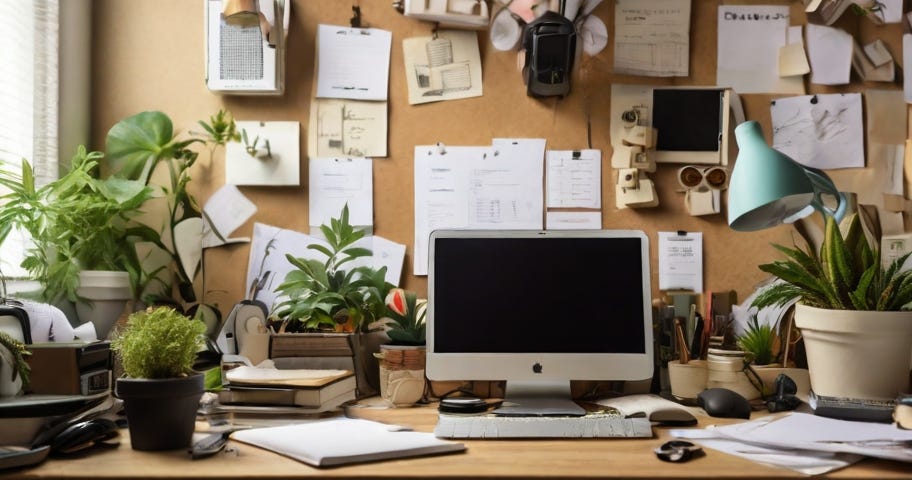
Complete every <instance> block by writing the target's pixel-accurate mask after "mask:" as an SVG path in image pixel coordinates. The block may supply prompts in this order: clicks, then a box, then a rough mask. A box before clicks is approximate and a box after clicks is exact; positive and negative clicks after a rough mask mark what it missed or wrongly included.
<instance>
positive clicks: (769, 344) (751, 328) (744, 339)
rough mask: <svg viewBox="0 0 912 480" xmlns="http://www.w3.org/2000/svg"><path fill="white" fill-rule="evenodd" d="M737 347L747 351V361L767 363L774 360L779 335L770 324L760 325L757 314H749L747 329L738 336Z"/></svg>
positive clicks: (757, 363) (758, 363)
mask: <svg viewBox="0 0 912 480" xmlns="http://www.w3.org/2000/svg"><path fill="white" fill-rule="evenodd" d="M737 343H738V347H739V348H740V349H741V350H744V351H745V352H747V353H748V361H750V362H751V363H753V364H754V365H769V364H771V363H774V362H775V360H776V349H777V348H778V346H779V335H778V334H777V333H776V329H775V327H774V326H772V325H767V324H763V325H760V322H759V320H757V316H756V315H753V316H751V318H750V320H748V323H747V329H746V330H745V331H744V333H742V334H741V335H739V336H738V340H737Z"/></svg>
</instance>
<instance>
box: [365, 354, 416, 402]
mask: <svg viewBox="0 0 912 480" xmlns="http://www.w3.org/2000/svg"><path fill="white" fill-rule="evenodd" d="M426 353H427V352H426V349H425V347H423V346H421V347H413V346H400V345H380V353H378V354H377V358H378V359H379V360H380V362H379V363H380V365H379V367H380V368H379V370H380V396H381V397H382V398H383V399H384V400H386V402H387V403H389V404H390V405H392V406H394V407H410V406H412V405H414V404H415V403H417V402H418V401H419V400H421V398H422V397H424V391H425V386H426V381H425V377H424V365H425V357H426Z"/></svg>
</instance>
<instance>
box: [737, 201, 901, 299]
mask: <svg viewBox="0 0 912 480" xmlns="http://www.w3.org/2000/svg"><path fill="white" fill-rule="evenodd" d="M774 246H775V247H776V248H777V249H778V250H779V251H780V252H782V253H784V254H785V255H786V256H787V257H788V259H787V260H783V261H776V262H773V263H769V264H764V265H760V269H761V270H763V271H764V272H767V273H770V274H772V275H774V276H776V277H778V278H779V279H780V280H782V281H781V282H776V283H774V284H772V285H771V286H770V287H768V288H766V289H764V290H763V291H762V292H761V293H760V294H758V295H757V298H756V299H755V300H754V302H753V305H754V306H756V307H759V308H763V307H766V306H771V305H783V304H786V303H788V302H790V301H792V300H794V299H795V298H798V299H799V301H800V302H801V303H803V304H805V305H808V306H811V307H817V308H824V309H833V310H887V311H895V310H908V309H909V308H910V307H912V305H910V302H912V270H901V267H902V265H903V263H904V262H905V261H906V259H907V258H908V256H909V255H904V256H902V257H900V258H898V259H896V260H895V261H894V262H893V263H892V264H891V265H890V266H889V267H887V268H884V267H883V265H882V263H881V261H880V256H879V254H878V252H877V251H876V250H875V249H873V248H871V246H870V245H869V244H868V240H867V237H866V236H865V233H864V231H863V230H862V227H861V221H860V220H859V218H858V216H857V214H852V215H850V216H848V217H846V218H845V219H844V220H843V222H842V228H840V226H839V225H837V223H836V221H835V220H834V219H833V218H832V217H830V216H826V226H825V232H824V240H823V244H822V245H821V247H820V251H819V252H816V251H814V249H812V248H810V247H809V248H807V249H806V250H802V249H800V248H787V247H783V246H781V245H774Z"/></svg>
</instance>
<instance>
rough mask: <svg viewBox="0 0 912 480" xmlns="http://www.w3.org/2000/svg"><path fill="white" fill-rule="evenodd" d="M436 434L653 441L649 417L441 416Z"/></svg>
mask: <svg viewBox="0 0 912 480" xmlns="http://www.w3.org/2000/svg"><path fill="white" fill-rule="evenodd" d="M434 435H435V436H437V437H440V438H555V437H558V438H651V437H652V424H651V423H650V422H649V419H647V418H624V417H620V416H617V415H587V416H582V417H504V416H496V415H491V414H486V415H448V414H440V415H439V418H438V420H437V426H436V427H435V428H434Z"/></svg>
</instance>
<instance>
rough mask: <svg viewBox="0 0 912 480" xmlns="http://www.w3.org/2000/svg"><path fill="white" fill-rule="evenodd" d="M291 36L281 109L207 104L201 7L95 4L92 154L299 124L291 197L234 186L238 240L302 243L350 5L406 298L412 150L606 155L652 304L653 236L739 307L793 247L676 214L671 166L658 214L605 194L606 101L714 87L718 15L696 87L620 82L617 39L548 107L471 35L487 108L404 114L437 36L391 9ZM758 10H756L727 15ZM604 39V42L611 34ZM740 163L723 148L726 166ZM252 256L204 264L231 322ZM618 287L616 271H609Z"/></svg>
mask: <svg viewBox="0 0 912 480" xmlns="http://www.w3.org/2000/svg"><path fill="white" fill-rule="evenodd" d="M291 3H292V13H291V25H290V28H289V35H288V54H287V71H286V77H285V83H286V87H285V93H284V94H283V95H282V96H278V97H270V96H233V95H221V94H216V93H213V92H210V91H209V90H207V89H206V86H205V45H204V19H203V17H204V2H203V1H202V0H199V1H193V2H191V1H188V0H157V1H155V2H123V1H118V0H95V2H94V13H93V32H94V38H93V42H94V43H93V45H94V47H93V52H92V54H93V55H92V57H93V58H92V76H93V78H92V81H93V88H92V100H91V105H92V111H93V113H92V144H93V145H94V148H96V149H103V146H104V138H105V134H106V132H107V130H108V129H109V128H110V127H111V126H112V125H113V124H114V123H116V122H117V121H118V120H120V119H122V118H124V117H127V116H129V115H132V114H134V113H137V112H139V111H143V110H162V111H164V112H165V113H167V114H168V115H169V116H171V118H172V119H173V120H174V123H175V128H176V129H180V130H182V131H188V130H193V129H195V128H196V129H198V126H196V122H197V120H200V119H206V118H208V116H209V115H211V114H213V113H215V112H216V111H217V110H218V109H220V108H225V109H227V110H229V111H230V112H231V113H232V114H233V115H234V117H235V118H236V119H237V120H258V121H294V122H300V126H301V135H300V138H301V139H302V140H301V142H302V145H301V148H300V151H301V152H302V157H301V159H300V162H301V164H300V169H299V170H300V172H301V174H302V178H301V179H300V180H301V181H300V185H299V186H293V185H292V186H269V187H265V186H242V187H240V188H241V191H242V193H244V195H246V196H247V197H248V198H250V199H251V200H252V201H253V202H254V203H255V204H256V206H257V208H258V210H257V212H256V214H255V215H254V217H253V218H252V219H251V220H250V221H249V222H247V223H246V224H245V225H243V226H242V227H241V228H240V229H239V230H238V231H236V232H235V234H234V236H245V235H251V234H252V230H253V223H254V222H260V223H265V224H268V225H272V226H277V227H281V228H287V229H293V230H297V231H300V232H304V233H307V232H309V228H310V227H309V221H308V220H309V219H308V205H309V186H308V183H307V178H306V172H307V158H306V155H305V154H304V153H303V152H306V151H307V146H306V145H305V144H304V143H305V142H306V141H307V140H306V139H307V131H308V130H307V129H308V128H309V118H310V116H309V112H310V104H311V98H312V96H313V92H314V90H315V88H314V81H315V75H314V52H315V39H316V31H317V26H318V24H320V23H325V24H332V25H346V26H347V25H349V20H350V18H351V17H352V8H351V7H352V4H355V5H358V6H359V7H360V9H361V13H362V22H363V25H364V26H367V27H373V28H382V29H385V30H389V31H391V32H392V35H393V40H392V51H391V64H390V77H389V111H388V120H389V133H388V155H387V157H384V158H379V157H377V158H374V167H373V173H374V232H375V233H376V234H377V235H380V236H383V237H385V238H387V239H390V240H392V241H394V242H398V243H402V244H405V245H406V246H407V248H406V260H405V262H406V264H405V265H404V267H403V276H402V280H401V285H403V286H404V287H406V288H409V289H413V290H416V291H417V292H418V293H419V294H420V295H425V294H426V292H427V278H426V277H416V276H414V275H412V274H411V272H412V270H413V269H412V262H413V260H414V258H413V245H412V244H413V241H414V184H413V182H414V176H413V152H414V146H415V145H427V144H435V143H437V142H442V143H444V144H446V145H490V144H491V141H492V139H494V138H545V139H546V140H547V148H548V149H555V150H580V149H587V148H592V149H600V150H601V151H602V159H603V162H602V191H603V195H602V211H601V214H602V223H603V228H607V229H641V230H643V231H645V232H646V234H647V236H648V237H649V240H650V244H651V245H650V251H651V262H652V278H653V281H652V284H653V285H654V292H653V296H654V298H659V297H660V296H661V295H662V292H660V291H658V289H657V287H658V277H657V272H658V259H657V256H656V252H657V245H658V232H662V231H679V230H684V231H689V232H702V233H703V238H704V289H705V291H721V290H735V291H736V292H737V294H738V299H739V301H740V300H741V299H744V298H745V297H747V296H748V295H749V294H750V293H751V292H753V290H754V288H755V287H756V286H757V284H758V283H759V282H761V281H763V280H764V279H765V278H766V275H765V274H764V273H763V272H761V271H760V270H759V269H758V268H757V265H758V264H761V263H766V262H769V261H771V260H774V259H776V258H778V257H777V252H776V251H775V250H774V249H773V248H772V247H771V245H770V244H771V243H781V244H785V245H791V244H792V243H793V241H794V240H793V236H794V230H793V229H792V227H790V226H781V227H777V228H773V229H769V230H765V231H761V232H755V233H740V232H734V231H732V230H730V229H729V228H728V226H727V224H726V217H725V212H726V209H725V207H726V206H725V200H724V195H723V204H722V214H719V215H709V216H700V217H694V216H691V215H689V214H688V213H687V211H686V209H685V207H684V194H683V193H681V192H679V191H678V184H677V180H676V171H677V168H678V166H677V165H659V166H658V167H657V171H656V172H655V173H653V174H650V176H651V178H652V179H653V180H654V182H655V184H656V187H657V192H658V197H659V206H658V207H655V208H641V209H635V208H618V207H617V206H616V205H615V199H614V195H613V189H614V185H615V182H616V179H615V175H616V171H615V170H613V169H611V168H610V160H609V159H610V157H611V155H610V154H611V139H610V136H609V126H610V121H611V119H610V118H609V112H610V110H611V109H610V99H611V95H610V91H611V88H610V86H611V84H613V83H630V84H646V85H663V86H664V85H669V86H686V85H697V86H713V85H714V84H715V71H716V65H715V62H716V35H717V29H716V15H717V7H718V5H719V3H720V2H718V1H706V0H692V3H691V27H690V32H691V37H690V52H689V53H690V66H689V68H690V75H689V76H688V77H682V78H652V77H635V76H625V75H617V74H614V73H613V72H612V65H613V40H612V39H611V38H609V42H608V46H607V47H606V48H605V49H604V50H603V51H602V52H601V53H600V54H598V55H597V56H595V57H589V56H586V55H583V56H582V57H580V59H579V61H578V63H577V69H576V72H575V74H574V77H573V79H572V87H571V93H570V94H569V95H568V96H566V97H564V98H559V97H550V98H544V99H537V98H532V97H529V96H527V95H526V89H525V86H524V84H523V81H522V77H521V74H520V72H519V70H518V68H517V56H518V54H517V53H516V52H512V51H511V52H503V51H498V50H496V49H494V48H493V47H492V46H491V44H490V41H489V39H488V36H487V32H486V31H479V32H478V36H479V45H480V50H481V52H480V53H481V61H482V67H483V96H481V97H476V98H466V99H459V100H453V101H445V102H435V103H427V104H421V105H410V104H409V102H408V92H407V85H406V84H407V79H406V73H405V69H404V66H403V52H402V41H403V40H404V39H406V38H410V37H416V36H429V35H431V34H432V30H433V28H434V25H433V24H431V23H428V22H423V21H419V20H415V19H413V18H407V17H404V16H402V15H401V14H400V13H398V12H397V11H396V10H395V9H394V8H393V7H392V6H391V4H390V2H389V1H388V0H360V1H358V0H353V2H348V1H343V0H332V1H325V0H320V1H314V0H293V1H292V2H291ZM724 3H732V4H738V3H743V4H749V3H753V4H756V3H757V2H737V1H731V2H728V1H726V2H724ZM762 3H764V4H778V5H788V6H789V7H790V13H791V24H793V25H795V24H802V23H804V22H805V14H804V11H803V3H802V2H801V1H797V0H795V1H781V0H775V1H774V0H768V1H766V2H762ZM595 15H597V16H599V17H600V18H601V19H602V20H603V21H604V22H605V24H606V25H607V26H608V29H609V32H611V30H612V25H613V22H614V1H613V0H605V1H604V2H603V3H602V4H601V5H599V6H598V7H597V9H596V10H595ZM836 26H839V27H841V28H843V29H844V30H846V31H848V32H850V33H853V34H855V35H856V37H857V38H858V39H859V41H860V42H867V41H872V40H873V39H874V38H881V39H883V40H884V41H885V42H886V43H887V45H888V48H889V49H890V51H891V52H892V53H893V56H894V59H895V60H896V61H897V62H898V64H901V52H902V48H901V34H902V27H901V26H900V25H899V24H895V25H886V26H880V27H875V26H874V25H873V24H871V22H869V21H867V20H864V19H861V18H858V17H854V16H853V15H851V14H845V15H844V16H843V17H842V18H841V19H840V20H839V21H838V23H837V24H836ZM609 37H610V35H609ZM805 84H806V86H807V91H808V92H809V93H829V92H848V91H863V90H864V89H865V88H875V87H876V88H879V89H884V88H886V89H901V88H902V85H901V80H899V81H898V83H890V84H884V83H877V84H862V83H861V82H859V81H858V79H857V77H855V76H854V75H853V83H852V84H850V85H845V86H839V87H824V86H819V85H811V84H809V81H808V80H807V78H806V79H805ZM772 99H773V97H771V96H769V95H744V96H742V98H741V100H742V103H743V105H744V110H745V114H746V117H747V118H748V119H753V120H757V121H759V122H760V123H761V125H763V126H764V130H765V132H766V134H767V138H770V134H769V128H770V127H769V125H770V113H769V107H768V106H769V102H770V101H771V100H772ZM736 154H737V151H736V147H735V146H734V142H731V145H730V152H729V157H730V158H731V159H734V158H735V156H736ZM194 168H195V169H194V171H193V181H192V182H191V190H192V191H193V192H194V193H195V194H196V196H197V198H198V199H199V200H200V202H201V203H203V202H205V200H206V199H207V198H208V197H209V196H210V195H211V194H212V193H213V192H214V191H216V190H217V189H218V188H219V187H220V186H221V185H222V184H223V183H224V181H225V165H224V155H223V154H222V153H218V152H217V153H216V154H215V155H214V156H212V157H209V156H208V152H206V151H203V152H201V155H200V160H199V161H198V165H197V166H196V167H194ZM248 256H249V246H248V244H233V245H229V246H224V247H219V248H216V249H209V250H207V251H206V253H205V257H204V261H205V287H204V288H205V297H204V299H205V301H206V302H208V303H213V304H216V305H218V307H219V308H220V309H221V311H222V312H223V314H224V313H227V312H228V311H229V310H230V309H231V306H232V305H233V304H234V303H236V302H237V301H239V300H241V299H243V298H244V292H245V286H244V283H245V275H246V268H247V261H248ZM613 273H616V274H623V272H613Z"/></svg>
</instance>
